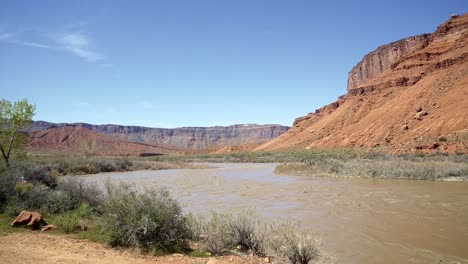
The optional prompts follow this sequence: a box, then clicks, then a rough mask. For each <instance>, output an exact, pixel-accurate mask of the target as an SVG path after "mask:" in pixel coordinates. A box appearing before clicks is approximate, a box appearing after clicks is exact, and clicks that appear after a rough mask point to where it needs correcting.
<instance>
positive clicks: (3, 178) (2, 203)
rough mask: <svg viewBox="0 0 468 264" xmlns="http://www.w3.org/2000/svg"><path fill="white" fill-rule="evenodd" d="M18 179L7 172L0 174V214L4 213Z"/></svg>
mask: <svg viewBox="0 0 468 264" xmlns="http://www.w3.org/2000/svg"><path fill="white" fill-rule="evenodd" d="M17 182H18V179H17V178H16V177H15V176H14V175H12V174H10V173H7V172H3V173H0V212H4V211H5V209H6V207H7V205H8V203H9V201H10V200H11V198H12V196H14V195H15V185H16V183H17Z"/></svg>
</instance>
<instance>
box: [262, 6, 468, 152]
mask: <svg viewBox="0 0 468 264" xmlns="http://www.w3.org/2000/svg"><path fill="white" fill-rule="evenodd" d="M467 44H468V13H467V14H463V15H460V16H456V15H452V16H451V18H450V19H449V20H448V21H446V22H445V23H443V24H442V25H440V26H439V27H438V28H437V29H436V30H435V32H434V33H432V34H422V35H418V36H412V37H408V38H405V39H402V40H399V41H396V42H393V43H390V44H387V45H383V46H381V47H378V48H377V49H376V50H374V51H372V52H371V53H369V54H367V55H365V56H364V58H363V59H362V60H361V61H360V62H359V63H358V64H357V65H356V66H354V67H353V68H352V69H351V71H350V72H349V74H348V87H347V93H346V94H345V95H343V96H340V97H339V98H338V100H337V101H335V102H333V103H331V104H328V105H326V106H324V107H322V108H320V109H317V110H315V112H313V113H309V114H307V115H306V116H303V117H299V118H297V119H296V120H295V121H294V124H293V127H292V128H291V129H289V131H288V132H286V133H284V134H282V135H281V136H279V137H277V138H275V139H273V140H271V141H269V142H267V143H265V144H262V145H260V146H259V147H257V148H256V150H257V151H268V150H285V149H310V148H353V147H354V148H355V147H370V148H378V149H382V150H387V151H390V152H399V153H402V152H414V151H423V152H424V151H426V152H430V151H443V152H451V153H454V152H464V153H466V152H467V150H468V77H467V76H468V64H467V61H468V45H467Z"/></svg>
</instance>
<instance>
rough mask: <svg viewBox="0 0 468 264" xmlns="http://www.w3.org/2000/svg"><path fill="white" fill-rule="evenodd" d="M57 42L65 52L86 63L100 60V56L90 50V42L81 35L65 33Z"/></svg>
mask: <svg viewBox="0 0 468 264" xmlns="http://www.w3.org/2000/svg"><path fill="white" fill-rule="evenodd" d="M57 42H58V43H59V44H60V47H61V48H62V49H64V50H67V51H69V52H71V53H73V54H74V55H76V56H78V57H80V58H82V59H84V60H86V61H98V60H101V59H102V56H101V55H100V54H99V53H97V52H95V51H92V50H91V48H90V40H89V38H88V37H87V36H86V35H84V34H83V33H67V34H64V35H62V36H60V37H59V38H57Z"/></svg>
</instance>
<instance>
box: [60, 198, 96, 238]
mask: <svg viewBox="0 0 468 264" xmlns="http://www.w3.org/2000/svg"><path fill="white" fill-rule="evenodd" d="M91 212H92V208H91V207H90V206H89V205H88V204H86V203H84V204H81V205H80V207H78V208H77V209H75V210H73V211H70V212H67V213H64V214H62V215H59V216H58V217H56V218H55V220H56V222H57V225H58V226H59V227H60V228H61V229H62V230H63V231H64V232H65V233H72V232H74V231H76V230H77V229H78V228H79V227H80V222H81V221H83V219H85V218H88V217H89V216H90V215H91Z"/></svg>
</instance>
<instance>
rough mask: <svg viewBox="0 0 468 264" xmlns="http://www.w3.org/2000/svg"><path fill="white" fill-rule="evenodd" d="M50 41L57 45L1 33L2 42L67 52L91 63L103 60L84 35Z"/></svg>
mask: <svg viewBox="0 0 468 264" xmlns="http://www.w3.org/2000/svg"><path fill="white" fill-rule="evenodd" d="M49 41H55V43H54V42H52V43H51V44H48V43H39V42H36V41H25V40H23V39H22V37H21V36H19V37H18V36H17V35H16V34H12V33H10V32H8V31H6V32H5V31H3V32H2V31H0V42H4V43H8V44H13V45H18V46H25V47H32V48H40V49H52V50H65V51H68V52H70V53H71V54H73V55H75V56H78V57H80V58H82V59H83V60H85V61H89V62H96V61H100V60H102V59H103V56H102V55H101V54H99V53H98V52H96V51H94V50H93V49H92V45H91V44H92V41H91V39H90V38H89V37H88V36H87V35H85V34H84V33H81V32H69V33H63V34H60V35H59V36H58V37H57V36H56V37H52V38H51V39H49ZM102 66H104V67H111V66H112V64H110V63H107V64H103V65H102Z"/></svg>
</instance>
